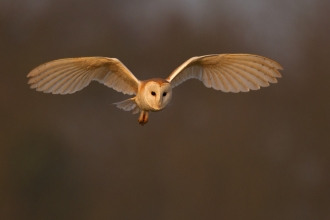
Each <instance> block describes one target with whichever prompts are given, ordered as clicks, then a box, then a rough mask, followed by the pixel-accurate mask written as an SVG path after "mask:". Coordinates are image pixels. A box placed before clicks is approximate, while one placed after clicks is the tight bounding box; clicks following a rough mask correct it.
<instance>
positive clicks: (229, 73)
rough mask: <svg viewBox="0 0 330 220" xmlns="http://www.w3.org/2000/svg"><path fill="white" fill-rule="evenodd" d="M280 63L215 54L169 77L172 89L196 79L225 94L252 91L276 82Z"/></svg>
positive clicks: (188, 63)
mask: <svg viewBox="0 0 330 220" xmlns="http://www.w3.org/2000/svg"><path fill="white" fill-rule="evenodd" d="M282 69H283V68H282V67H281V65H280V64H278V63H277V62H275V61H274V60H271V59H269V58H266V57H262V56H258V55H253V54H212V55H205V56H199V57H192V58H190V59H189V60H187V61H186V62H184V63H183V64H181V65H180V66H179V67H178V68H176V69H175V70H174V71H173V72H172V73H171V74H170V75H169V76H168V77H167V79H166V80H167V81H169V82H170V83H171V85H172V87H175V86H178V85H179V84H181V83H183V82H184V81H186V80H188V79H191V78H196V79H198V80H200V81H202V82H203V83H204V85H205V86H206V87H208V88H214V89H216V90H221V91H223V92H248V91H249V90H257V89H259V88H260V87H266V86H269V83H276V82H277V80H276V78H280V77H281V74H280V73H279V71H278V70H282Z"/></svg>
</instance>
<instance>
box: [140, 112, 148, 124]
mask: <svg viewBox="0 0 330 220" xmlns="http://www.w3.org/2000/svg"><path fill="white" fill-rule="evenodd" d="M148 119H149V112H147V111H141V114H140V117H139V119H138V122H139V124H140V125H145V124H147V122H148Z"/></svg>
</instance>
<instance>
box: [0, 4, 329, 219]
mask: <svg viewBox="0 0 330 220" xmlns="http://www.w3.org/2000/svg"><path fill="white" fill-rule="evenodd" d="M329 11H330V1H328V0H323V1H322V0H318V1H312V0H289V1H288V0H250V1H243V0H224V1H216V0H203V1H198V0H181V1H180V0H168V1H148V0H139V1H137V0H135V1H121V0H115V1H109V0H20V1H17V0H1V1H0V33H1V35H0V59H1V61H0V63H1V80H0V100H1V107H0V219H9V220H12V219H13V220H14V219H86V220H89V219H141V220H142V219H143V220H146V219H151V220H153V219H160V220H169V219H171V220H174V219H180V220H182V219H271V220H273V219H274V220H275V219H284V220H286V219H290V220H292V219H299V220H302V219H313V220H315V219H330V150H329V149H330V102H329V101H330V87H329V80H330V73H329V70H328V69H329V61H330V15H329ZM212 53H252V54H259V55H263V56H266V57H269V58H272V59H274V60H276V61H278V62H279V63H280V64H281V65H282V66H283V67H284V71H282V75H283V78H281V79H279V83H278V84H273V85H271V86H270V87H267V88H262V89H261V90H258V91H252V92H249V93H239V94H232V93H223V92H220V91H215V90H212V89H207V88H206V87H204V85H203V83H201V82H199V81H197V80H189V81H187V82H185V83H184V84H182V85H181V86H179V87H177V88H175V89H174V97H173V100H172V104H171V106H169V107H168V108H167V109H166V110H164V111H161V112H159V113H152V114H151V116H150V121H149V123H148V124H147V125H146V126H144V127H142V126H140V125H139V124H138V123H137V118H138V115H132V114H131V113H128V112H124V111H122V110H119V109H117V108H116V107H115V106H114V105H112V103H114V102H117V101H122V100H124V99H127V98H128V96H125V95H123V94H120V93H117V92H115V91H114V90H112V89H109V88H107V87H106V86H103V85H101V84H99V83H97V82H93V83H91V84H90V86H88V87H87V88H85V89H84V90H82V91H80V92H77V93H75V94H72V95H51V94H44V93H40V92H36V91H34V90H31V89H29V86H28V85H27V78H26V75H27V74H28V73H29V71H31V70H32V69H33V68H35V67H37V66H38V65H40V64H42V63H45V62H47V61H51V60H54V59H59V58H68V57H81V56H106V57H117V58H118V59H120V60H121V61H122V62H123V63H124V64H125V65H126V66H127V67H128V68H129V69H130V70H131V71H132V72H133V73H134V74H135V75H136V76H137V78H139V79H141V80H143V79H148V78H152V77H162V78H165V77H167V76H168V75H169V73H171V71H172V70H174V69H175V68H176V67H177V66H178V65H180V64H181V63H183V62H184V61H185V60H187V59H188V58H190V57H192V56H197V55H205V54H212Z"/></svg>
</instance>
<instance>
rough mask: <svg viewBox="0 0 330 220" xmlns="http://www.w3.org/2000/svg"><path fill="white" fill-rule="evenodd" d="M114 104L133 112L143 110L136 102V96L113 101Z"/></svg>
mask: <svg viewBox="0 0 330 220" xmlns="http://www.w3.org/2000/svg"><path fill="white" fill-rule="evenodd" d="M113 104H114V105H116V106H117V108H120V109H123V110H124V111H131V110H132V111H133V112H132V113H133V114H136V113H139V112H140V111H141V110H140V108H139V107H138V106H137V104H136V102H135V97H134V98H130V99H126V100H124V101H121V102H116V103H113Z"/></svg>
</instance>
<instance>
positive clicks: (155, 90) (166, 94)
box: [144, 79, 172, 111]
mask: <svg viewBox="0 0 330 220" xmlns="http://www.w3.org/2000/svg"><path fill="white" fill-rule="evenodd" d="M144 98H145V101H146V103H147V104H148V105H149V106H150V108H151V109H152V110H154V111H159V110H161V109H163V108H165V107H166V106H167V104H168V103H170V101H171V98H172V87H171V84H170V83H169V82H168V81H166V80H163V79H152V80H150V81H148V82H147V83H146V84H145V88H144Z"/></svg>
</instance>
